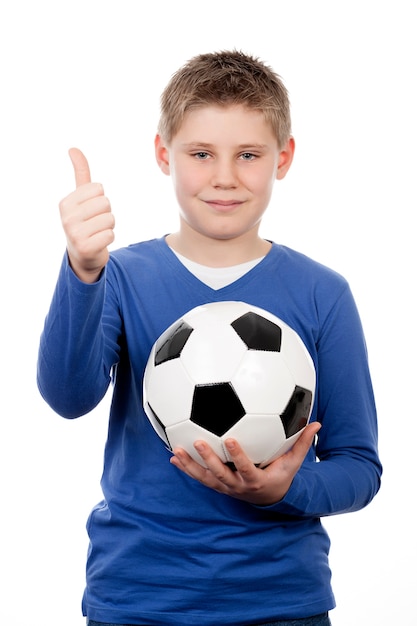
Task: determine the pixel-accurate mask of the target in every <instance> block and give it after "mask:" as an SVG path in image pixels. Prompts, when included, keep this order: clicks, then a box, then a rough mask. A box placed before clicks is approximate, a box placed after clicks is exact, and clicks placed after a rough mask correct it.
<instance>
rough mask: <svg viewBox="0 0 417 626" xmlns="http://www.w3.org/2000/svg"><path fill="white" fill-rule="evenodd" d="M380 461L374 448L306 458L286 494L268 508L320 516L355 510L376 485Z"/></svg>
mask: <svg viewBox="0 0 417 626" xmlns="http://www.w3.org/2000/svg"><path fill="white" fill-rule="evenodd" d="M381 471H382V470H381V465H380V462H379V459H378V456H377V455H376V454H375V452H373V451H371V450H369V451H368V452H366V453H365V454H363V455H361V454H358V453H357V451H356V452H352V451H350V452H346V453H345V454H343V453H341V454H338V455H336V454H335V455H333V456H332V458H329V459H327V460H323V461H320V462H314V461H306V462H305V463H304V464H303V466H302V467H301V469H300V470H299V472H298V473H297V474H296V476H295V477H294V480H293V482H292V485H291V487H290V489H289V491H288V492H287V494H286V496H285V497H284V498H283V499H282V500H281V501H280V502H278V503H277V504H275V505H272V506H271V507H270V508H271V509H273V510H276V511H277V512H279V513H281V514H284V515H291V516H297V517H324V516H329V515H336V514H339V513H348V512H353V511H358V510H360V509H362V508H364V507H365V506H366V505H367V504H369V502H370V501H371V500H372V499H373V497H374V496H375V494H376V493H377V492H378V490H379V487H380V478H381Z"/></svg>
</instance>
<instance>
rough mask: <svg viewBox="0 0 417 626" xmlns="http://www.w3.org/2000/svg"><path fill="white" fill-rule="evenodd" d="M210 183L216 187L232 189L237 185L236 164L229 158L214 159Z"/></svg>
mask: <svg viewBox="0 0 417 626" xmlns="http://www.w3.org/2000/svg"><path fill="white" fill-rule="evenodd" d="M211 182H212V185H213V187H215V188H217V189H234V188H236V187H237V185H238V180H237V172H236V164H235V163H234V162H233V161H230V160H229V159H216V162H215V165H214V169H213V173H212V181H211Z"/></svg>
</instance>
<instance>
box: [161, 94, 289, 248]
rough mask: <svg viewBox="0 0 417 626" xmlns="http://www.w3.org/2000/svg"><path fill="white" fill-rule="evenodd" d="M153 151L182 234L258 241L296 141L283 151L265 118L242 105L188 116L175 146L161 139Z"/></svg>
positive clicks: (174, 139)
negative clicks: (170, 188)
mask: <svg viewBox="0 0 417 626" xmlns="http://www.w3.org/2000/svg"><path fill="white" fill-rule="evenodd" d="M155 147H156V158H157V161H158V163H159V165H160V167H161V169H162V171H163V172H164V173H165V174H168V175H170V176H171V177H172V181H173V184H174V189H175V193H176V196H177V200H178V204H179V207H180V218H181V224H182V227H183V230H184V231H188V232H189V229H191V230H192V231H194V232H197V233H199V235H202V236H204V237H208V238H209V239H222V240H227V239H234V238H236V237H242V236H249V237H250V236H251V234H253V235H254V236H255V237H256V236H257V233H258V228H259V224H260V220H261V218H262V215H263V214H264V211H265V209H266V208H267V206H268V204H269V201H270V198H271V194H272V190H273V185H274V182H275V180H276V179H277V178H278V179H280V178H283V177H284V176H285V174H286V173H287V171H288V169H289V167H290V165H291V161H292V156H293V152H294V142H293V140H292V139H290V141H289V142H288V144H287V146H285V148H284V149H280V148H279V147H278V144H277V140H276V137H275V135H274V134H273V132H272V129H271V127H270V126H269V124H268V123H267V122H266V121H265V119H264V117H263V115H262V113H260V112H258V111H253V110H250V109H247V108H245V107H243V106H241V105H237V106H228V107H218V106H207V107H204V108H201V109H197V110H195V111H190V112H189V113H187V115H186V117H185V119H184V122H183V124H182V126H181V128H180V130H179V131H178V132H177V134H176V135H175V136H174V138H173V139H172V141H171V143H170V144H169V145H165V144H164V142H163V140H162V138H161V137H159V136H157V137H156V141H155Z"/></svg>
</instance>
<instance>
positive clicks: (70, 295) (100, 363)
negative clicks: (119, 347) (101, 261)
mask: <svg viewBox="0 0 417 626" xmlns="http://www.w3.org/2000/svg"><path fill="white" fill-rule="evenodd" d="M104 291H105V285H104V279H103V278H102V279H101V280H100V281H99V282H97V283H96V284H94V285H85V284H84V283H82V282H80V281H79V280H78V279H77V278H76V277H75V275H74V274H73V273H72V270H71V269H70V267H69V265H68V262H67V260H66V259H65V260H64V262H63V264H62V267H61V272H60V276H59V279H58V282H57V286H56V289H55V292H54V296H53V299H52V303H51V307H50V310H49V313H48V315H47V317H46V320H45V326H44V330H43V333H42V336H41V340H40V347H39V357H38V370H37V380H38V387H39V390H40V392H41V394H42V396H43V398H44V399H45V400H46V402H47V403H48V404H49V405H50V406H51V408H53V409H54V410H55V411H56V412H57V413H59V414H60V415H62V416H63V417H68V418H73V417H78V416H80V415H83V414H85V413H87V412H88V411H90V410H92V409H93V408H94V407H95V406H96V405H97V404H98V402H99V401H100V400H101V399H102V397H103V396H104V394H105V392H106V390H107V387H108V384H109V380H110V377H109V369H108V366H107V367H106V366H105V364H104V358H103V355H104V338H103V332H102V313H103V304H104ZM106 370H107V371H106Z"/></svg>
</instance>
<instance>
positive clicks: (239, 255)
mask: <svg viewBox="0 0 417 626" xmlns="http://www.w3.org/2000/svg"><path fill="white" fill-rule="evenodd" d="M196 235H197V236H195V237H188V236H184V233H182V232H181V230H180V231H178V232H177V233H172V234H170V235H168V236H167V237H166V242H167V244H168V246H169V247H170V248H172V249H173V250H175V252H178V253H179V254H181V255H182V256H184V257H186V258H187V259H190V261H194V262H195V263H200V264H201V265H206V266H208V267H231V266H233V265H239V264H240V263H246V262H248V261H253V260H254V259H258V258H260V257H263V256H265V255H266V254H268V252H269V250H270V248H271V243H270V242H269V241H266V240H265V239H262V238H261V237H259V236H258V235H257V234H256V237H251V238H249V237H248V238H246V237H239V238H234V239H210V238H206V237H204V236H201V235H199V234H198V233H196Z"/></svg>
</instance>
